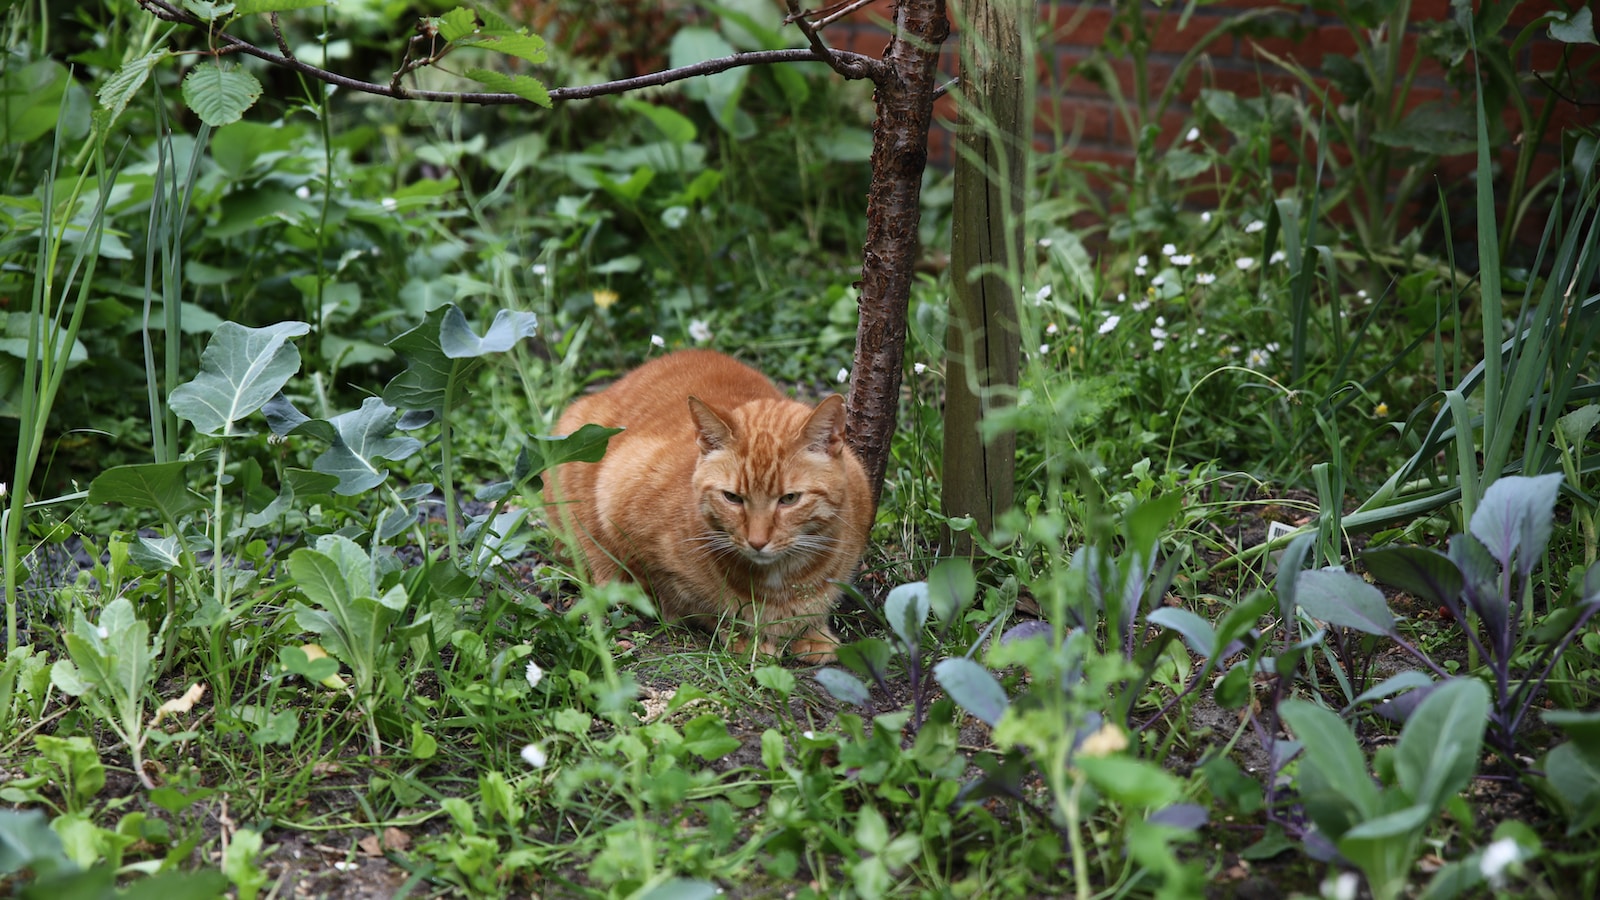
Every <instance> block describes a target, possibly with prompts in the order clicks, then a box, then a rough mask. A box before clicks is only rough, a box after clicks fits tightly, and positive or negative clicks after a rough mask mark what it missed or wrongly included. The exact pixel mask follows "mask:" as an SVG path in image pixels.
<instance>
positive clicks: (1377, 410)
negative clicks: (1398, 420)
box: [1372, 400, 1389, 419]
mask: <svg viewBox="0 0 1600 900" xmlns="http://www.w3.org/2000/svg"><path fill="white" fill-rule="evenodd" d="M1372 414H1373V415H1375V416H1377V417H1378V418H1380V419H1387V418H1389V404H1387V403H1384V402H1383V401H1381V400H1380V401H1378V405H1377V406H1375V407H1373V408H1372Z"/></svg>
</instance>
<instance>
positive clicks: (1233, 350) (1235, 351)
mask: <svg viewBox="0 0 1600 900" xmlns="http://www.w3.org/2000/svg"><path fill="white" fill-rule="evenodd" d="M1222 349H1223V352H1225V353H1227V354H1228V355H1229V356H1238V355H1239V345H1238V344H1229V345H1228V346H1226V347H1224V348H1222Z"/></svg>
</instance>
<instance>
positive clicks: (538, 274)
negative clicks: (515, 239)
mask: <svg viewBox="0 0 1600 900" xmlns="http://www.w3.org/2000/svg"><path fill="white" fill-rule="evenodd" d="M528 271H530V272H532V273H533V276H534V277H535V278H543V277H544V273H546V272H548V271H550V270H549V268H547V267H546V266H545V264H544V263H534V264H533V265H532V266H531V267H530V268H529V269H528Z"/></svg>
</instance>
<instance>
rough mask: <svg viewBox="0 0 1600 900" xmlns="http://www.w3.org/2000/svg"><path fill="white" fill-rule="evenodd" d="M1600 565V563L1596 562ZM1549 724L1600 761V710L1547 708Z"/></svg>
mask: <svg viewBox="0 0 1600 900" xmlns="http://www.w3.org/2000/svg"><path fill="white" fill-rule="evenodd" d="M1595 565H1597V566H1600V563H1595ZM1540 718H1542V719H1544V721H1545V723H1546V724H1548V725H1554V726H1556V727H1557V728H1559V729H1561V730H1562V731H1565V732H1566V733H1567V736H1568V737H1570V738H1572V741H1573V743H1575V744H1576V745H1577V746H1578V749H1580V750H1582V751H1583V752H1584V753H1587V754H1589V755H1590V756H1592V757H1593V758H1594V759H1595V761H1596V762H1597V763H1600V710H1596V711H1589V712H1585V711H1581V710H1576V709H1547V710H1545V711H1544V712H1543V713H1541V714H1540Z"/></svg>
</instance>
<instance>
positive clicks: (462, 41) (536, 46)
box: [451, 31, 550, 106]
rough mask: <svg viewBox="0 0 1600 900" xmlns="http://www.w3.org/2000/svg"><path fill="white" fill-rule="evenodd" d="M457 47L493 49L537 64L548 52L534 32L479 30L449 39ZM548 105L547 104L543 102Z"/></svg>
mask: <svg viewBox="0 0 1600 900" xmlns="http://www.w3.org/2000/svg"><path fill="white" fill-rule="evenodd" d="M451 43H452V44H454V45H455V46H457V47H477V48H479V49H481V50H493V51H495V52H496V53H504V54H506V55H507V56H515V57H517V58H518V59H525V60H527V61H528V62H531V63H534V64H538V63H542V62H546V61H548V60H549V58H550V54H549V52H548V51H546V50H545V45H544V38H542V37H539V36H538V35H536V34H524V33H522V32H516V31H480V32H477V33H476V34H467V35H462V36H461V37H459V38H457V39H456V40H454V41H451ZM545 105H546V106H548V105H549V104H545Z"/></svg>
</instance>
